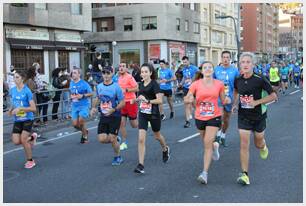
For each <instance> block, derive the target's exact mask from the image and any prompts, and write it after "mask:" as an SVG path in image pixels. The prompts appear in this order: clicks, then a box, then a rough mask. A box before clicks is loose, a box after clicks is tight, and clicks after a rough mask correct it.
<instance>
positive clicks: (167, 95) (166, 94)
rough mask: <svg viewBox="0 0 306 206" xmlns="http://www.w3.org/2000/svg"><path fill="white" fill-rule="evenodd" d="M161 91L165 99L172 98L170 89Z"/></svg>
mask: <svg viewBox="0 0 306 206" xmlns="http://www.w3.org/2000/svg"><path fill="white" fill-rule="evenodd" d="M160 91H161V93H163V94H164V96H166V97H172V90H171V89H169V90H162V89H161V90H160Z"/></svg>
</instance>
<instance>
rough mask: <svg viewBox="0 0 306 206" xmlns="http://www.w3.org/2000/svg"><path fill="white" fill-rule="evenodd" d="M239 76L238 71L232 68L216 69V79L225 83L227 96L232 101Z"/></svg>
mask: <svg viewBox="0 0 306 206" xmlns="http://www.w3.org/2000/svg"><path fill="white" fill-rule="evenodd" d="M239 75H240V74H239V71H238V69H237V68H236V67H232V66H230V67H228V68H224V67H223V66H216V67H215V69H214V78H215V79H218V80H220V81H222V82H223V84H224V92H225V95H226V96H229V97H230V98H231V99H233V93H234V82H235V79H236V77H238V76H239Z"/></svg>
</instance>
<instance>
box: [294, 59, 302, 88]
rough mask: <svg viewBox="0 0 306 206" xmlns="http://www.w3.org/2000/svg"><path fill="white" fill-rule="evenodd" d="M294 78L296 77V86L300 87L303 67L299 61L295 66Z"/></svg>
mask: <svg viewBox="0 0 306 206" xmlns="http://www.w3.org/2000/svg"><path fill="white" fill-rule="evenodd" d="M292 72H293V78H294V84H295V85H294V88H297V89H298V88H300V76H301V68H300V66H299V63H295V65H294V67H293V70H292Z"/></svg>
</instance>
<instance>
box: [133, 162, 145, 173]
mask: <svg viewBox="0 0 306 206" xmlns="http://www.w3.org/2000/svg"><path fill="white" fill-rule="evenodd" d="M134 172H135V173H139V174H144V173H145V171H144V166H143V165H142V164H140V163H139V164H138V165H137V167H136V168H135V169H134Z"/></svg>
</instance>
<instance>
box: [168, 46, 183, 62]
mask: <svg viewBox="0 0 306 206" xmlns="http://www.w3.org/2000/svg"><path fill="white" fill-rule="evenodd" d="M168 46H169V52H170V62H175V63H177V64H178V62H179V61H181V60H182V57H183V56H185V49H186V45H185V44H184V43H181V42H169V44H168Z"/></svg>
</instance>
